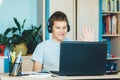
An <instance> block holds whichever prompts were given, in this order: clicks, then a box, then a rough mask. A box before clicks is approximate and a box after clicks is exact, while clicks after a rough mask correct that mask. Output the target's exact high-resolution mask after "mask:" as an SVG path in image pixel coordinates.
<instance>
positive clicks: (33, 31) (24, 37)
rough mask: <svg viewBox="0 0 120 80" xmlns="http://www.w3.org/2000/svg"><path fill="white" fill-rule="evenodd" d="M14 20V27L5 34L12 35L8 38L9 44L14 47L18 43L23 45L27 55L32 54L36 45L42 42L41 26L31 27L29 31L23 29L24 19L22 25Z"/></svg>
mask: <svg viewBox="0 0 120 80" xmlns="http://www.w3.org/2000/svg"><path fill="white" fill-rule="evenodd" d="M13 19H14V23H15V24H16V26H13V27H12V28H8V29H7V30H6V33H5V34H8V33H12V34H11V36H10V37H9V43H10V44H13V45H16V44H20V43H25V44H26V45H27V47H28V53H33V51H34V49H35V47H36V45H37V44H38V43H39V42H41V41H42V31H41V28H42V25H40V26H33V25H31V26H30V28H29V29H26V30H25V29H24V27H25V22H26V19H25V20H23V23H22V25H21V24H20V22H19V21H18V20H17V19H16V18H13Z"/></svg>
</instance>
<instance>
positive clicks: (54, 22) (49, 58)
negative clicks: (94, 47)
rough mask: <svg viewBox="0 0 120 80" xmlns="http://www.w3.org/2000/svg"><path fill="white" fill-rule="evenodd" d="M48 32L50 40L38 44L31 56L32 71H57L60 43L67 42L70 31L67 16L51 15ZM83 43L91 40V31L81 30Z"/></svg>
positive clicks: (58, 12)
mask: <svg viewBox="0 0 120 80" xmlns="http://www.w3.org/2000/svg"><path fill="white" fill-rule="evenodd" d="M48 31H49V33H52V38H51V39H49V40H46V41H43V42H42V43H40V44H38V46H37V47H36V49H35V51H34V53H33V55H32V58H31V59H32V60H33V71H48V72H49V71H59V57H60V43H61V42H62V41H69V39H67V38H66V35H67V32H69V31H70V25H69V22H68V19H67V16H66V15H65V14H64V13H63V12H60V11H57V12H55V13H53V14H52V15H51V17H50V18H49V20H48ZM80 39H81V40H83V41H92V40H93V30H92V31H91V30H90V29H88V28H86V27H85V28H84V29H83V37H82V38H80Z"/></svg>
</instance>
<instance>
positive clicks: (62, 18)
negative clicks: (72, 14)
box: [47, 11, 70, 33]
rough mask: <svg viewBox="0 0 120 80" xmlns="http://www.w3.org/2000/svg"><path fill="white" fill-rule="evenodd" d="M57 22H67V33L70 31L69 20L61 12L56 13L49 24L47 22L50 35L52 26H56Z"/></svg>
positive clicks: (49, 20)
mask: <svg viewBox="0 0 120 80" xmlns="http://www.w3.org/2000/svg"><path fill="white" fill-rule="evenodd" d="M55 21H65V22H66V23H67V28H68V30H67V32H69V31H70V26H69V22H68V19H67V16H66V15H65V13H63V12H61V11H56V12H55V13H53V14H52V15H51V17H50V18H49V19H48V22H47V26H48V32H49V33H52V26H53V25H54V22H55Z"/></svg>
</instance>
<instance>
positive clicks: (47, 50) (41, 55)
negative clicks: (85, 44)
mask: <svg viewBox="0 0 120 80" xmlns="http://www.w3.org/2000/svg"><path fill="white" fill-rule="evenodd" d="M67 40H68V39H64V41H67ZM59 58H60V43H57V42H56V41H54V40H53V39H49V40H46V41H44V42H42V43H39V44H38V45H37V47H36V49H35V51H34V53H33V55H32V57H31V59H32V60H34V61H37V62H39V63H41V64H42V65H43V71H59Z"/></svg>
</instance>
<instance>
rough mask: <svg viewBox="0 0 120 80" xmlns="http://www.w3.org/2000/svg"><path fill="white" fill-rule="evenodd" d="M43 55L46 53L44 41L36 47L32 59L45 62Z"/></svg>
mask: <svg viewBox="0 0 120 80" xmlns="http://www.w3.org/2000/svg"><path fill="white" fill-rule="evenodd" d="M43 55H44V45H43V44H42V43H40V44H38V45H37V47H36V48H35V50H34V52H33V55H32V57H31V60H33V61H37V62H39V63H41V64H43Z"/></svg>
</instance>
